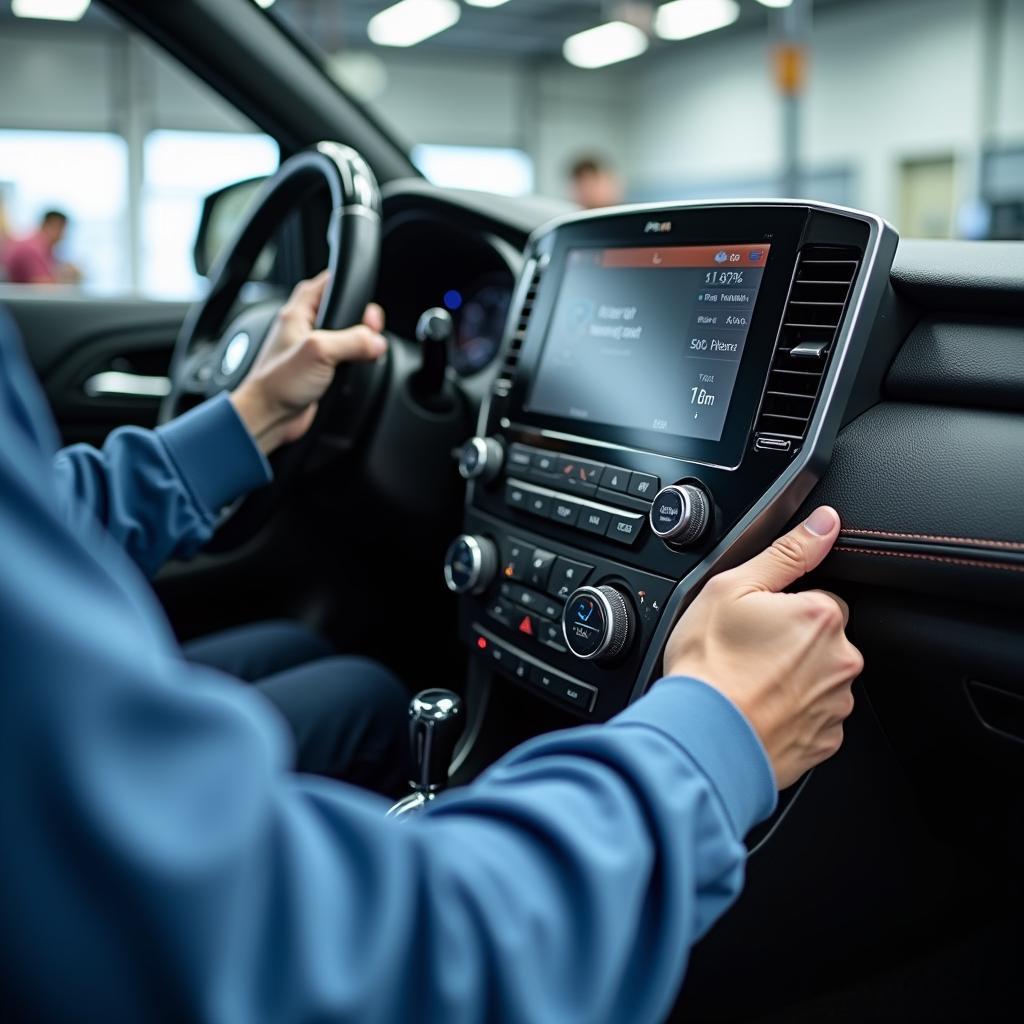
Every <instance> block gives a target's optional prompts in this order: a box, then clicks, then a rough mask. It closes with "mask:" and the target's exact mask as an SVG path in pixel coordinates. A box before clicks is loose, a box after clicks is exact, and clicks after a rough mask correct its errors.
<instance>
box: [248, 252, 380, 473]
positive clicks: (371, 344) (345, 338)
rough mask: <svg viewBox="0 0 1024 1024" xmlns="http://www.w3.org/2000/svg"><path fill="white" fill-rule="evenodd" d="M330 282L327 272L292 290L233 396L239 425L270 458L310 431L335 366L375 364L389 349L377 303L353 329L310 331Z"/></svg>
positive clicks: (372, 305)
mask: <svg viewBox="0 0 1024 1024" xmlns="http://www.w3.org/2000/svg"><path fill="white" fill-rule="evenodd" d="M328 280H329V274H328V272H327V271H326V270H325V271H323V273H321V274H318V275H317V276H316V277H314V278H313V280H312V281H301V282H300V283H299V284H298V285H296V286H295V290H294V291H293V292H292V294H291V297H290V298H289V299H288V301H287V302H286V303H285V304H284V305H283V306H282V307H281V310H280V312H279V313H278V314H277V320H276V321H275V322H274V326H273V327H271V329H270V334H269V335H268V336H267V340H266V341H265V342H264V344H263V349H262V351H261V352H260V354H259V357H258V358H257V360H256V362H255V363H254V364H253V367H252V369H251V370H250V371H249V373H248V374H247V375H246V377H245V380H243V381H242V383H241V384H239V385H238V387H237V388H236V389H235V391H234V393H233V394H232V395H231V401H232V402H234V405H235V408H236V409H237V410H238V415H239V416H241V418H242V422H243V423H245V425H246V427H248V429H249V433H250V434H252V436H253V437H254V438H255V439H256V442H257V444H259V446H260V448H261V449H262V450H263V451H264V452H265V453H266V454H268V455H269V454H270V453H271V452H272V451H273V450H274V449H275V448H277V447H278V446H279V445H282V444H287V443H288V442H289V441H297V440H298V439H299V438H300V437H302V435H303V434H305V432H306V431H307V430H308V429H309V426H310V424H311V423H312V422H313V417H314V416H315V415H316V408H317V406H316V403H317V402H318V401H319V400H320V398H321V397H322V396H323V394H324V392H325V391H326V390H327V388H328V386H329V385H330V383H331V381H332V380H333V379H334V371H335V369H336V368H337V366H338V364H339V363H346V362H354V361H357V360H373V359H377V358H379V357H380V356H381V355H383V353H384V350H385V348H386V347H387V343H386V342H385V340H384V337H383V335H382V334H381V331H383V330H384V311H383V310H382V309H381V308H380V306H378V305H376V304H375V303H370V305H369V306H367V307H366V312H365V313H364V315H363V322H362V324H360V325H359V326H357V327H349V328H348V329H346V330H343V331H322V330H321V331H318V330H314V328H313V325H314V324H315V323H316V314H317V310H318V309H319V308H320V300H321V299H322V298H323V295H324V289H325V288H326V287H327V282H328Z"/></svg>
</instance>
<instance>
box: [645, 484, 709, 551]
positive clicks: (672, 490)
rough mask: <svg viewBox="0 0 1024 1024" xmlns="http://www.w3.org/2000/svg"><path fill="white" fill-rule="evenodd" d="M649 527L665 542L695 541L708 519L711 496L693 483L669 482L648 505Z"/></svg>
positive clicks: (680, 543) (698, 538)
mask: <svg viewBox="0 0 1024 1024" xmlns="http://www.w3.org/2000/svg"><path fill="white" fill-rule="evenodd" d="M650 520H651V529H652V530H653V531H654V533H655V535H656V536H658V537H660V538H661V539H662V540H663V541H665V542H666V543H668V544H678V545H679V546H680V547H685V546H686V545H688V544H694V543H696V542H697V541H698V540H700V538H701V537H703V536H704V534H705V532H706V531H707V528H708V525H709V524H710V522H711V499H710V498H709V497H708V495H707V493H706V492H705V491H703V490H702V489H701V488H700V487H698V486H697V485H696V484H669V486H668V487H663V488H662V489H661V490H660V491H658V493H657V495H656V496H655V498H654V503H653V504H652V505H651V511H650Z"/></svg>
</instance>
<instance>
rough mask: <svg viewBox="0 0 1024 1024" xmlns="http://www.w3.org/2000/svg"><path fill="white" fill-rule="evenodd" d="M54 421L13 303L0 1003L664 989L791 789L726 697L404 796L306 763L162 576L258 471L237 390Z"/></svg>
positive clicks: (466, 1013)
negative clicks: (91, 421)
mask: <svg viewBox="0 0 1024 1024" xmlns="http://www.w3.org/2000/svg"><path fill="white" fill-rule="evenodd" d="M56 448H57V433H56V430H55V428H54V425H53V423H52V421H51V420H50V418H49V415H48V413H47V410H46V406H45V403H44V399H43V396H42V393H41V392H40V390H39V387H38V385H37V383H36V381H35V380H34V378H33V377H32V374H31V371H30V369H29V367H28V364H27V362H26V360H25V358H24V355H23V353H22V351H21V349H20V345H19V344H18V343H17V341H16V339H15V338H14V337H13V332H12V331H11V329H10V327H9V325H8V326H6V327H5V326H4V325H2V324H0V656H2V671H0V821H2V823H3V837H2V841H0V982H2V985H3V989H4V993H3V1001H4V1006H5V1007H6V1010H5V1013H6V1014H9V1015H8V1016H5V1019H7V1020H10V1019H12V1016H13V1015H11V1014H12V1009H14V1008H16V1009H17V1016H18V1017H19V1018H30V1019H32V1020H38V1021H47V1022H54V1021H75V1022H78V1024H80V1022H84V1021H97V1022H102V1024H120V1022H133V1024H134V1022H143V1021H156V1020H161V1021H162V1020H167V1021H176V1022H181V1021H216V1022H224V1024H235V1022H238V1024H253V1022H261V1021H266V1022H273V1024H289V1022H293V1021H294V1022H298V1021H328V1020H329V1021H353V1022H359V1024H373V1022H402V1024H405V1022H412V1021H430V1022H443V1024H462V1022H471V1021H473V1022H477V1021H479V1022H487V1024H497V1022H502V1021H524V1022H527V1021H528V1022H553V1024H575V1022H581V1024H582V1022H614V1024H624V1022H630V1024H638V1022H645V1021H658V1020H661V1019H662V1018H663V1017H664V1016H665V1015H666V1013H667V1012H668V1011H669V1009H670V1007H671V1005H672V1002H673V998H674V996H675V993H676V991H677V989H678V987H679V984H680V981H681V979H682V976H683V972H684V970H685V965H686V962H687V956H688V953H689V950H690V947H691V946H692V944H693V943H694V942H696V941H697V939H699V938H700V937H701V936H702V935H703V934H704V933H705V932H706V931H707V929H708V928H709V927H710V926H711V924H712V923H713V922H714V921H715V920H716V918H717V917H718V916H719V915H720V914H721V913H722V912H723V911H724V910H725V909H726V908H727V907H728V906H729V905H730V904H731V903H732V901H733V900H734V899H735V897H736V895H737V893H738V892H739V890H740V886H741V884H742V877H743V866H744V856H745V851H744V847H743V844H742V842H741V839H742V837H743V835H744V833H746V832H747V830H748V829H749V828H750V827H751V826H752V825H753V824H754V823H756V822H757V821H758V820H760V819H761V818H763V817H764V816H765V815H767V814H768V813H769V812H770V810H771V809H772V807H773V805H774V801H775V791H774V785H773V777H772V773H771V768H770V765H769V763H768V761H767V760H766V757H765V754H764V751H763V749H762V747H761V744H760V743H759V741H758V739H757V737H756V736H755V734H754V733H753V731H752V730H751V728H750V726H749V725H748V724H747V722H746V720H745V719H744V718H743V716H742V715H741V714H740V713H739V712H738V711H737V710H736V708H735V707H734V706H733V705H732V704H731V703H730V702H729V701H728V700H727V699H726V698H725V697H723V696H721V695H720V694H719V693H718V692H717V691H715V690H714V689H712V688H711V687H709V686H707V685H705V684H703V683H701V682H698V681H696V680H693V679H678V678H677V679H667V680H664V681H662V682H660V683H658V684H657V685H656V686H655V687H654V688H653V689H652V691H651V693H649V694H648V695H647V696H645V697H644V698H643V699H642V700H640V701H638V702H637V703H635V704H633V705H632V706H631V707H630V708H628V709H627V710H626V711H625V712H623V713H622V714H620V715H619V716H618V717H616V718H615V719H613V720H612V721H611V722H610V723H609V724H607V725H599V726H585V727H580V728H577V729H573V730H569V731H565V732H559V733H554V734H550V735H545V736H542V737H539V738H537V739H534V740H532V741H531V742H529V743H526V744H525V745H523V746H521V747H519V748H518V749H516V750H514V751H513V752H512V753H510V754H509V755H507V756H506V757H504V758H503V759H502V760H501V761H500V762H498V763H497V764H495V765H494V766H493V767H491V768H490V769H489V770H488V771H486V772H485V773H484V774H483V775H482V776H481V777H480V778H479V779H478V780H477V781H476V782H474V783H473V784H472V785H470V786H467V787H465V788H463V789H460V790H456V791H453V792H451V793H450V794H448V795H446V796H444V797H442V798H441V799H439V800H438V801H436V803H435V804H434V805H433V806H432V807H431V808H430V810H429V811H428V812H427V813H426V814H424V815H422V816H421V817H420V818H419V819H418V820H416V821H412V822H407V823H405V824H397V823H396V822H394V821H393V820H390V819H386V818H385V817H384V811H385V810H386V806H387V805H386V803H384V802H383V801H382V800H381V799H380V798H379V797H375V796H372V795H370V794H367V793H364V792H361V791H358V790H356V789H354V788H352V787H349V786H346V785H343V784H341V783H337V782H333V781H328V780H324V779H318V778H312V777H306V776H300V775H296V774H293V773H292V772H290V771H289V763H290V761H291V750H290V741H289V738H288V736H287V734H286V730H285V727H284V724H283V722H282V720H281V719H280V718H279V717H278V716H277V714H276V712H275V711H274V709H273V708H272V707H271V706H270V705H269V704H268V703H267V702H266V701H265V700H264V699H263V698H261V697H260V696H259V694H258V693H256V692H255V691H254V690H252V689H251V688H247V687H245V686H242V685H239V684H237V683H235V682H234V681H233V680H231V679H228V678H226V677H224V676H219V675H217V674H216V673H214V672H212V671H210V670H205V669H202V668H199V667H196V666H193V665H190V664H188V663H187V662H185V661H184V659H183V657H182V654H181V650H180V648H179V646H178V644H177V642H176V641H175V638H174V635H173V633H172V632H171V629H170V626H169V625H168V623H167V621H166V619H165V617H164V615H163V613H162V611H161V609H160V607H159V605H158V603H157V602H156V600H155V598H154V596H153V594H152V592H151V590H150V588H149V586H148V585H147V582H146V578H145V577H146V576H147V575H150V574H152V573H153V572H154V571H156V569H157V568H158V567H159V566H160V564H161V563H162V562H163V561H164V560H165V559H167V558H169V557H171V556H174V557H184V556H187V555H189V554H190V553H191V552H193V551H194V550H195V549H196V548H197V547H198V546H199V545H200V544H202V543H203V541H204V540H206V539H207V538H208V537H209V536H210V534H211V532H212V530H213V529H214V526H215V523H216V519H217V513H218V510H219V509H220V508H221V507H222V506H224V505H225V504H227V503H228V502H230V501H232V500H233V499H235V498H237V497H239V496H241V495H242V494H244V493H245V492H246V491H247V490H249V489H251V488H253V487H256V486H258V485H260V484H262V483H263V482H264V481H265V480H266V479H267V472H268V470H267V466H266V463H265V461H264V460H263V458H262V456H261V455H260V453H259V452H258V450H257V449H256V447H255V446H254V444H253V442H252V440H251V438H250V437H249V435H248V433H247V432H246V430H245V428H244V426H243V424H242V423H241V421H240V420H239V419H238V417H237V415H236V414H235V411H234V408H233V406H232V405H231V403H230V402H229V401H228V399H227V398H226V397H224V396H221V397H219V398H215V399H213V400H211V401H209V402H207V403H206V404H205V405H203V406H201V407H199V408H198V409H196V410H194V411H192V412H190V413H188V414H186V415H185V416H182V417H181V418H180V419H178V420H176V421H175V422H173V423H170V424H168V425H167V426H164V427H160V428H159V429H158V430H156V431H145V430H139V429H135V428H125V429H121V430H118V431H115V432H114V433H113V434H112V435H111V437H110V439H109V440H108V441H107V443H106V444H105V445H104V448H103V450H102V452H98V451H95V450H93V449H90V448H85V447H74V448H70V449H66V450H65V451H63V452H60V453H59V454H57V456H56V459H55V458H54V452H55V451H56ZM424 657H425V658H427V659H429V657H430V652H429V651H425V652H424Z"/></svg>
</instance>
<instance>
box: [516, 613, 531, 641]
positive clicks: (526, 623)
mask: <svg viewBox="0 0 1024 1024" xmlns="http://www.w3.org/2000/svg"><path fill="white" fill-rule="evenodd" d="M518 629H519V632H520V633H525V634H526V635H527V636H533V619H531V618H530V616H529V615H524V616H523V618H522V620H521V621H520V623H519V626H518Z"/></svg>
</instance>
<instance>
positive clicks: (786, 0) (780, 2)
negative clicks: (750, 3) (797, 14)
mask: <svg viewBox="0 0 1024 1024" xmlns="http://www.w3.org/2000/svg"><path fill="white" fill-rule="evenodd" d="M757 2H758V3H759V4H760V5H761V6H762V7H789V5H790V4H791V3H792V2H793V0H757Z"/></svg>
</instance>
